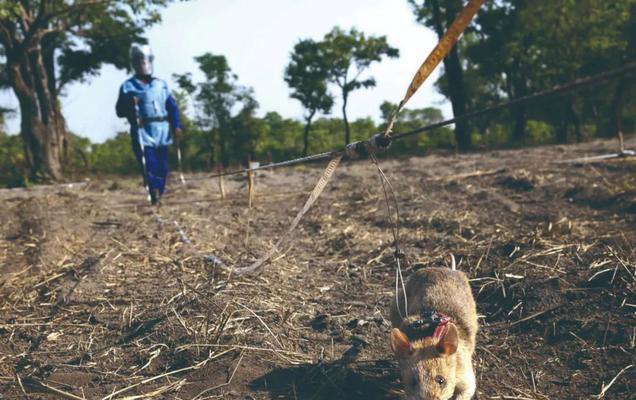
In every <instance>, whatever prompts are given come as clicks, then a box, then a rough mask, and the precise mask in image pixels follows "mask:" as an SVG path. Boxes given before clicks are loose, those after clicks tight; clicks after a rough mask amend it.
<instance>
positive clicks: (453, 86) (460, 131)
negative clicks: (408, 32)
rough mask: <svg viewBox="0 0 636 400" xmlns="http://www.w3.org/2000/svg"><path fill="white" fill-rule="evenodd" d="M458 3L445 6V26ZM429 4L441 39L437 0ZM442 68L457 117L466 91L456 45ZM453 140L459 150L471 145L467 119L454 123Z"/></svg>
mask: <svg viewBox="0 0 636 400" xmlns="http://www.w3.org/2000/svg"><path fill="white" fill-rule="evenodd" d="M458 4H459V8H457V9H456V10H455V9H453V8H452V7H450V6H447V13H446V24H445V27H446V28H448V27H449V26H450V25H451V24H452V23H453V21H454V20H455V17H456V16H457V14H458V13H459V12H460V10H461V2H459V3H458ZM431 5H432V7H433V10H432V11H433V24H434V26H435V31H436V33H437V36H438V37H439V38H440V39H441V38H442V36H443V35H444V32H445V28H444V25H443V18H442V13H441V9H440V5H439V0H434V1H431ZM444 70H445V71H446V78H447V80H448V95H449V97H450V100H451V105H452V106H453V115H454V116H455V117H459V116H460V115H464V114H466V92H465V90H464V73H463V70H462V65H461V62H460V60H459V52H458V51H457V45H456V46H454V47H453V48H452V49H451V51H450V53H449V54H448V56H446V57H445V58H444ZM455 140H456V141H457V147H458V148H459V150H468V149H470V148H471V147H472V141H471V137H470V128H469V125H468V121H466V120H463V121H458V122H457V123H455Z"/></svg>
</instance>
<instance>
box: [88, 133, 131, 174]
mask: <svg viewBox="0 0 636 400" xmlns="http://www.w3.org/2000/svg"><path fill="white" fill-rule="evenodd" d="M90 160H91V161H90V165H91V170H92V171H93V172H95V173H101V174H118V175H131V174H135V173H139V167H138V164H137V160H136V159H135V155H134V154H133V151H132V148H131V139H130V134H129V133H128V132H119V133H118V134H117V136H115V137H114V138H112V139H108V140H106V141H105V142H104V143H101V144H93V145H92V148H91V155H90Z"/></svg>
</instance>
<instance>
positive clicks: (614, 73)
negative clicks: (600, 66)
mask: <svg viewBox="0 0 636 400" xmlns="http://www.w3.org/2000/svg"><path fill="white" fill-rule="evenodd" d="M635 69H636V62H633V63H628V64H625V65H624V66H622V67H620V68H616V69H613V70H610V71H607V72H603V73H600V74H597V75H591V76H587V77H583V78H579V79H576V80H574V81H572V82H570V83H567V84H563V85H557V86H554V87H552V88H550V89H546V90H543V91H540V92H536V93H533V94H529V95H527V96H522V97H519V98H516V99H513V100H510V101H506V102H503V103H499V104H495V105H493V106H490V107H486V108H483V109H481V110H477V111H473V112H469V113H466V114H463V115H460V116H458V117H454V118H450V119H447V120H444V121H440V122H437V123H434V124H430V125H426V126H423V127H421V128H417V129H413V130H411V131H406V132H402V133H396V134H395V135H392V136H390V138H391V140H400V139H402V138H405V137H409V136H413V135H417V134H420V133H424V132H427V131H430V130H433V129H437V128H441V127H444V126H447V125H451V124H454V123H456V122H458V121H463V120H466V119H471V118H474V117H478V116H480V115H482V114H486V113H489V112H493V111H497V110H501V109H504V108H507V107H510V106H513V105H516V104H519V103H523V102H526V101H530V100H534V99H537V98H541V97H545V96H549V95H552V94H556V93H561V92H568V91H571V90H573V89H577V88H579V87H581V86H587V85H595V84H601V83H603V82H605V81H608V80H610V79H613V78H616V77H618V76H620V75H623V74H625V73H629V72H632V71H633V70H635ZM380 134H383V133H380ZM341 153H343V151H342V150H334V151H328V152H324V153H319V154H313V155H309V156H306V157H300V158H294V159H291V160H286V161H280V162H276V163H269V164H265V165H261V166H258V167H255V168H244V169H240V170H235V171H229V172H222V173H217V174H212V175H208V176H204V177H191V178H188V180H205V179H212V178H218V177H220V176H229V175H239V174H245V173H248V172H253V171H258V170H262V169H271V168H278V167H286V166H290V165H296V164H303V163H307V162H311V161H316V160H322V159H325V158H330V157H332V156H334V155H337V154H341Z"/></svg>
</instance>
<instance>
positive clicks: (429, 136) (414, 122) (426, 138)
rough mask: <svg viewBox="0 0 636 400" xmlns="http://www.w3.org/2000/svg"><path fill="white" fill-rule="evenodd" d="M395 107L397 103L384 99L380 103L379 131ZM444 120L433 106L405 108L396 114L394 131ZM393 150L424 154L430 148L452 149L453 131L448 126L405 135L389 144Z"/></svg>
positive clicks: (439, 111)
mask: <svg viewBox="0 0 636 400" xmlns="http://www.w3.org/2000/svg"><path fill="white" fill-rule="evenodd" d="M396 109H397V104H393V103H390V102H388V101H385V102H384V103H382V105H380V113H381V115H382V120H383V122H382V123H381V124H380V126H379V129H380V131H384V129H386V126H387V124H388V122H389V121H390V119H391V116H392V115H393V112H394V111H395V110H396ZM443 120H444V116H443V115H442V111H441V110H440V109H438V108H434V107H426V108H421V109H409V108H405V109H403V110H402V112H401V113H400V114H399V115H398V119H397V121H396V122H395V125H394V126H393V130H394V131H395V132H409V131H412V130H415V129H417V128H421V127H423V126H427V125H431V124H435V123H438V122H441V121H443ZM391 147H392V149H393V151H395V152H397V153H400V154H401V153H406V154H424V153H425V152H426V151H427V150H428V149H430V148H440V149H453V148H455V138H454V136H453V131H452V130H451V129H450V128H448V127H442V128H437V129H433V130H431V131H429V132H426V133H422V134H419V135H414V136H410V137H406V138H405V139H403V140H399V141H396V142H395V143H393V145H392V146H391Z"/></svg>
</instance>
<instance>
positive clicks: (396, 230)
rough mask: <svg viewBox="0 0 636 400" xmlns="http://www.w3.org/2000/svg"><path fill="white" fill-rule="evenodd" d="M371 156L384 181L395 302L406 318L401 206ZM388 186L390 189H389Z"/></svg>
mask: <svg viewBox="0 0 636 400" xmlns="http://www.w3.org/2000/svg"><path fill="white" fill-rule="evenodd" d="M369 158H371V161H372V162H373V164H374V165H375V167H376V168H377V169H378V175H379V177H380V182H381V183H382V190H383V192H384V200H385V201H386V209H387V217H388V220H389V224H390V225H391V231H392V233H393V244H394V246H395V252H394V253H393V257H394V258H395V262H396V273H395V304H396V307H397V310H398V314H400V318H402V319H404V318H405V317H406V318H408V316H409V311H408V310H409V303H408V298H407V296H406V285H405V283H404V276H403V275H402V266H401V263H400V259H401V257H402V251H401V250H400V207H399V205H398V204H399V203H398V201H397V196H395V189H394V188H393V185H392V184H391V181H390V180H389V178H388V177H387V176H386V174H385V173H384V171H383V170H382V168H381V167H380V164H379V163H378V159H377V158H376V157H375V154H374V153H373V152H371V151H370V152H369ZM387 187H388V190H387ZM389 194H390V197H391V199H392V200H393V205H394V207H395V222H394V221H393V213H392V211H391V202H390V200H389ZM400 284H401V286H402V295H403V297H404V314H405V315H402V312H401V311H400V301H399V286H400Z"/></svg>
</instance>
